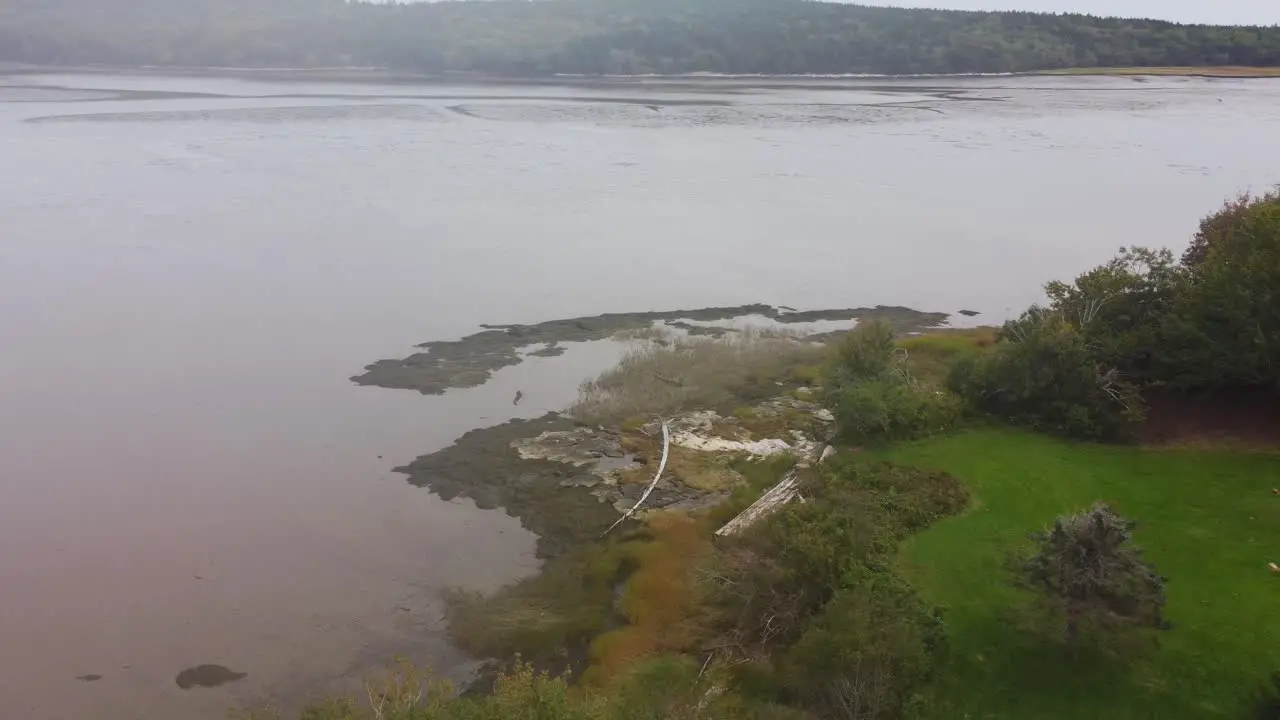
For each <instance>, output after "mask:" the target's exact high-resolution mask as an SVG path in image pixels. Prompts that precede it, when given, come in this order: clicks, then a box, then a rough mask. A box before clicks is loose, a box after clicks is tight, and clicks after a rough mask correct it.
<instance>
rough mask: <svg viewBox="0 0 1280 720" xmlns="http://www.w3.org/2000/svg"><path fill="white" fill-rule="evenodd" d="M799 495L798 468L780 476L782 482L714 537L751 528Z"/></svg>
mask: <svg viewBox="0 0 1280 720" xmlns="http://www.w3.org/2000/svg"><path fill="white" fill-rule="evenodd" d="M799 494H800V468H798V467H797V468H792V470H791V471H790V472H788V473H787V474H786V475H783V476H782V481H781V482H779V483H778V484H777V485H774V486H773V487H772V488H770V489H769V492H766V493H765V494H764V495H761V496H760V499H759V500H757V501H755V502H754V503H752V504H751V507H749V508H747V509H746V510H743V511H742V513H741V514H739V515H738V516H737V517H735V518H734V519H732V520H730V521H729V522H727V523H725V526H724V527H722V528H720V529H719V530H717V531H716V537H730V536H732V535H736V534H738V533H740V532H742V531H743V530H746V529H747V528H749V527H751V526H752V525H754V524H755V522H756V521H757V520H760V519H761V518H764V517H768V516H769V515H770V514H772V513H773V512H774V511H775V510H777V509H778V508H780V507H782V506H783V505H786V504H787V503H789V502H791V501H792V500H794V499H795V498H796V496H797V495H799Z"/></svg>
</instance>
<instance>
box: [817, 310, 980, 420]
mask: <svg viewBox="0 0 1280 720" xmlns="http://www.w3.org/2000/svg"><path fill="white" fill-rule="evenodd" d="M827 375H828V377H827V382H826V387H827V391H826V398H825V399H826V403H827V405H828V406H829V407H830V408H831V409H832V411H833V412H834V413H835V416H836V421H837V425H838V428H839V432H840V435H841V437H842V439H843V440H845V441H846V442H850V443H855V444H868V445H874V444H883V443H888V442H894V441H899V440H909V439H912V438H918V437H923V436H927V435H931V434H933V433H937V432H941V431H943V430H946V429H948V428H950V427H951V426H952V425H954V424H955V422H956V420H957V419H958V418H959V416H960V411H961V409H962V407H963V406H962V404H961V403H960V402H959V401H958V400H957V399H956V398H955V397H954V396H952V395H951V394H950V393H948V392H945V391H942V390H935V389H932V388H929V387H927V386H925V385H924V384H923V383H920V382H918V381H917V380H916V379H915V378H914V377H913V376H912V374H911V369H910V366H909V364H908V355H907V352H906V351H905V350H903V349H902V348H900V347H898V345H897V343H896V341H895V339H894V335H893V329H892V327H890V326H889V324H888V323H886V322H882V321H881V322H871V323H866V324H865V325H859V326H858V328H857V329H855V330H854V331H852V332H850V333H849V334H848V335H847V336H846V337H845V338H844V339H843V340H841V342H840V343H839V345H837V347H836V351H835V353H834V355H833V359H832V362H831V365H830V367H829V368H828V372H827Z"/></svg>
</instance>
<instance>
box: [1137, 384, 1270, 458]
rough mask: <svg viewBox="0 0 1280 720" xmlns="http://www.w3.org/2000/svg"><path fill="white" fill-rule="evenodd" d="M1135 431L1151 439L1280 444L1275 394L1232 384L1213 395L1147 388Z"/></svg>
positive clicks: (1156, 442)
mask: <svg viewBox="0 0 1280 720" xmlns="http://www.w3.org/2000/svg"><path fill="white" fill-rule="evenodd" d="M1146 401H1147V421H1146V424H1145V425H1144V426H1143V428H1142V430H1141V433H1140V437H1141V440H1142V441H1143V442H1144V443H1148V444H1152V445H1193V446H1210V445H1212V446H1229V447H1251V448H1280V395H1276V394H1274V393H1267V392H1264V391H1257V390H1255V391H1246V390H1232V391H1223V392H1218V393H1214V394H1212V395H1186V394H1181V393H1175V392H1171V391H1164V390H1162V391H1150V392H1148V393H1147V395H1146Z"/></svg>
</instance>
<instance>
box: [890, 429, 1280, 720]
mask: <svg viewBox="0 0 1280 720" xmlns="http://www.w3.org/2000/svg"><path fill="white" fill-rule="evenodd" d="M886 454H887V455H888V457H889V458H890V459H893V460H895V461H898V462H903V463H908V464H914V465H919V466H924V467H929V468H936V469H940V470H945V471H947V472H950V473H951V474H953V475H955V476H956V477H958V478H960V479H961V480H963V481H964V482H965V483H966V484H967V485H968V486H969V489H970V491H971V492H972V493H973V496H974V504H973V507H972V508H971V510H970V511H969V512H968V513H967V514H965V515H963V516H959V517H955V518H950V519H948V520H945V521H943V522H941V523H939V524H937V525H935V526H934V527H932V528H930V529H929V530H927V531H926V532H924V533H923V534H921V535H919V536H918V537H916V538H914V539H913V540H912V541H911V542H909V543H908V544H907V545H906V546H905V547H904V549H903V556H902V562H903V565H904V567H905V570H906V572H907V574H908V575H909V577H910V578H911V579H912V581H913V582H914V583H915V584H916V586H917V587H918V588H919V589H920V591H921V592H922V593H923V594H924V596H925V597H926V598H927V599H929V600H930V601H931V602H934V603H936V604H939V605H941V606H943V607H945V608H946V619H947V625H948V629H949V637H950V646H949V647H950V649H949V655H948V657H947V659H946V661H945V663H944V666H943V668H942V671H941V672H940V674H939V677H938V679H937V680H936V682H935V684H934V685H933V687H932V688H931V690H930V691H929V695H930V705H929V707H930V708H931V710H930V712H929V713H928V716H929V717H933V718H938V719H940V720H942V719H945V720H951V719H953V718H954V719H959V718H1010V719H1014V718H1016V719H1017V720H1028V719H1030V720H1039V719H1041V718H1043V719H1045V720H1051V719H1056V718H1073V719H1084V718H1088V719H1089V720H1099V719H1107V720H1110V719H1113V718H1114V719H1117V720H1119V719H1123V718H1160V719H1161V720H1164V719H1166V718H1167V719H1170V720H1173V719H1177V718H1218V717H1231V718H1240V717H1245V716H1246V709H1247V708H1248V705H1249V696H1250V693H1252V692H1253V691H1254V690H1255V689H1256V688H1258V687H1259V686H1260V685H1261V683H1262V682H1263V680H1264V678H1265V677H1266V675H1267V674H1268V673H1269V672H1270V671H1272V670H1280V574H1275V573H1272V572H1270V571H1269V570H1268V568H1267V563H1268V562H1271V561H1273V560H1274V561H1276V562H1280V496H1276V495H1273V494H1272V488H1275V487H1278V486H1280V455H1277V454H1239V453H1234V454H1233V453H1215V452H1195V451H1187V450H1178V451H1158V450H1143V449H1136V448H1117V447H1103V446H1095V445H1078V444H1069V443H1065V442H1060V441H1057V440H1053V439H1049V438H1045V437H1042V436H1038V435H1032V434H1028V433H1024V432H1018V431H1011V430H980V431H972V432H967V433H962V434H958V435H954V436H951V437H945V438H940V439H935V440H930V441H926V442H922V443H915V444H908V445H903V446H899V447H897V448H894V449H893V450H891V451H888V452H887V453H886ZM1095 500H1105V501H1108V502H1110V503H1112V504H1113V506H1115V507H1116V508H1117V509H1118V510H1119V511H1120V512H1121V513H1122V514H1124V515H1127V516H1129V517H1133V518H1135V519H1137V520H1138V521H1139V527H1138V530H1137V541H1138V543H1139V544H1140V545H1141V546H1142V547H1144V548H1145V549H1146V552H1147V557H1148V558H1149V559H1150V560H1151V561H1153V562H1154V563H1155V565H1156V567H1157V569H1158V570H1159V572H1160V573H1161V574H1162V575H1165V576H1166V577H1168V578H1169V581H1168V584H1167V590H1168V601H1169V602H1168V607H1167V615H1168V618H1169V619H1170V620H1171V621H1172V623H1173V624H1174V627H1173V629H1172V630H1170V631H1168V632H1165V633H1162V634H1161V637H1160V647H1159V649H1157V650H1155V651H1154V652H1152V653H1150V654H1149V655H1147V656H1145V657H1143V658H1142V659H1140V660H1137V661H1130V662H1127V663H1125V662H1120V661H1114V660H1112V661H1094V662H1081V661H1076V662H1074V663H1072V662H1069V661H1067V660H1066V659H1065V657H1064V655H1063V654H1062V653H1061V651H1060V650H1059V649H1057V648H1054V647H1051V646H1049V645H1047V644H1046V643H1045V642H1044V641H1043V640H1040V639H1037V638H1035V637H1033V636H1029V635H1027V634H1025V633H1020V632H1018V631H1017V630H1015V629H1014V628H1013V627H1012V624H1011V623H1010V622H1009V618H1010V617H1011V615H1012V614H1013V613H1014V611H1015V610H1016V609H1017V608H1018V607H1019V606H1020V605H1021V604H1022V601H1023V600H1024V598H1022V597H1020V595H1019V594H1018V592H1017V591H1014V590H1012V589H1010V587H1009V585H1008V583H1007V575H1006V574H1005V571H1004V570H1003V567H1004V565H1003V564H1004V562H1005V558H1006V557H1007V554H1008V552H1009V550H1010V548H1012V547H1017V546H1019V545H1022V546H1025V543H1026V536H1027V533H1029V532H1032V531H1035V530H1038V529H1041V528H1043V527H1044V526H1046V525H1047V524H1048V523H1049V522H1050V521H1052V519H1053V518H1054V517H1055V516H1056V515H1058V514H1061V513H1064V512H1068V511H1079V510H1082V509H1085V508H1086V507H1088V506H1089V504H1090V503H1092V502H1093V501H1095Z"/></svg>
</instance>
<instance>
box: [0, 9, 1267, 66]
mask: <svg viewBox="0 0 1280 720" xmlns="http://www.w3.org/2000/svg"><path fill="white" fill-rule="evenodd" d="M0 61H8V62H21V63H33V64H55V65H87V64H105V65H168V66H237V67H333V66H362V67H385V68H391V69H396V70H404V71H423V72H434V71H477V72H489V73H501V74H514V75H537V74H546V73H583V74H607V73H624V74H625V73H655V72H656V73H683V72H698V71H707V72H724V73H889V74H898V73H958V72H1016V71H1031V70H1046V69H1053V68H1065V67H1092V66H1111V67H1118V66H1169V65H1176V66H1188V65H1195V66H1203V65H1255V66H1280V28H1276V27H1271V28H1245V27H1214V26H1202V25H1194V26H1193V25H1176V24H1172V23H1166V22H1158V21H1150V20H1121V19H1104V18H1095V17H1089V16H1082V15H1047V14H1037V13H1012V12H1002V13H981V12H957V11H940V10H908V9H898V8H876V7H866V6H860V5H849V4H839V3H826V2H810V1H808V0H685V1H679V2H677V1H676V0H644V1H641V0H534V1H527V0H492V1H489V2H480V1H474V2H437V3H414V4H395V3H391V4H368V3H348V2H344V0H5V1H4V2H3V3H0Z"/></svg>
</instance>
